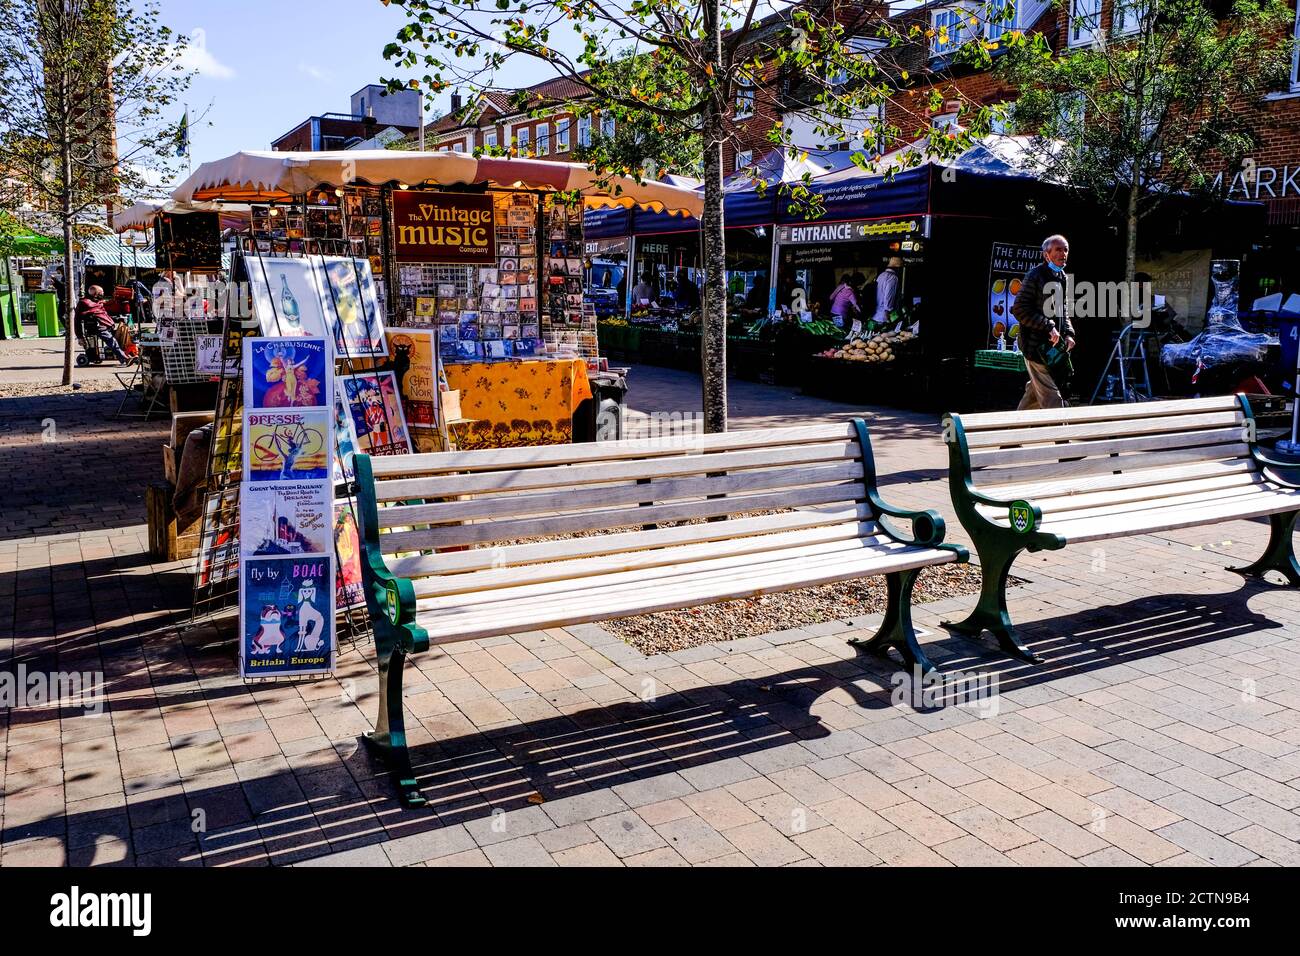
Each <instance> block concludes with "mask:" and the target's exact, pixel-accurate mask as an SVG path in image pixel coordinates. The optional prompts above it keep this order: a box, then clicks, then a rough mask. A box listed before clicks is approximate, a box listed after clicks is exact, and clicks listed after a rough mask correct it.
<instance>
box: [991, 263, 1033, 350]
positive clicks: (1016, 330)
mask: <svg viewBox="0 0 1300 956" xmlns="http://www.w3.org/2000/svg"><path fill="white" fill-rule="evenodd" d="M1042 261H1043V251H1042V250H1041V249H1040V248H1039V247H1038V246H1021V245H1016V244H1014V243H1009V242H995V243H993V255H992V258H991V260H990V262H989V338H990V343H991V344H994V343H996V342H997V340H998V336H1001V335H1005V336H1006V345H1007V348H1012V347H1013V346H1014V345H1015V343H1016V340H1017V339H1018V338H1019V337H1020V323H1019V322H1018V321H1017V320H1016V317H1015V316H1014V315H1012V314H1011V306H1012V305H1013V304H1014V303H1015V301H1016V296H1017V295H1019V294H1020V283H1021V282H1022V281H1023V280H1024V278H1025V273H1026V272H1028V271H1029V270H1030V269H1032V268H1033V267H1034V266H1036V265H1038V263H1040V262H1042Z"/></svg>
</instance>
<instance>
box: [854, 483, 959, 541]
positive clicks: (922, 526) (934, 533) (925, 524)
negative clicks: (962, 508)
mask: <svg viewBox="0 0 1300 956" xmlns="http://www.w3.org/2000/svg"><path fill="white" fill-rule="evenodd" d="M867 501H868V503H869V504H870V505H871V511H872V513H873V514H874V515H875V516H876V520H877V521H878V522H879V523H880V527H881V530H883V531H884V532H885V534H887V535H889V536H890V537H891V538H893V539H894V540H895V541H901V542H903V543H904V544H911V545H916V546H917V547H925V548H933V547H935V546H937V545H939V544H941V543H942V542H943V536H944V535H945V534H946V533H947V526H946V525H945V524H944V521H943V516H942V515H941V514H939V512H937V511H935V510H934V509H933V508H926V509H923V510H918V511H912V510H909V509H907V508H898V507H895V506H893V505H890V504H887V503H886V502H885V500H884V499H883V498H881V497H880V491H879V490H878V489H876V488H868V489H867ZM882 517H890V518H898V519H899V520H901V521H910V522H911V523H912V537H910V538H908V537H905V536H903V535H901V534H899V533H898V532H897V531H896V530H895V529H894V528H893V527H891V526H890V525H889V524H887V523H886V522H884V521H880V519H881V518H882Z"/></svg>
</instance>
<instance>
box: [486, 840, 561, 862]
mask: <svg viewBox="0 0 1300 956" xmlns="http://www.w3.org/2000/svg"><path fill="white" fill-rule="evenodd" d="M482 852H483V854H484V855H485V856H486V857H487V858H488V860H490V861H491V863H492V865H493V866H555V860H554V859H553V858H552V857H551V855H550V854H549V853H547V852H546V848H545V847H544V846H542V844H541V842H540V841H538V839H537V837H535V836H521V837H516V838H515V839H513V840H506V841H505V842H504V843H494V844H492V845H491V846H487V847H483V848H482Z"/></svg>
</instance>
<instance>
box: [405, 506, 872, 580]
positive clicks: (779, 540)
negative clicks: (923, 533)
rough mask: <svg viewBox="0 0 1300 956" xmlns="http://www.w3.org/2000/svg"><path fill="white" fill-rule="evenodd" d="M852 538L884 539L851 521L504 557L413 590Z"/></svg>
mask: <svg viewBox="0 0 1300 956" xmlns="http://www.w3.org/2000/svg"><path fill="white" fill-rule="evenodd" d="M715 523H716V522H715ZM646 533H648V532H646ZM855 539H863V540H869V541H881V542H883V541H886V540H888V539H887V538H886V537H885V535H884V534H883V533H882V532H881V531H880V530H879V528H878V527H877V526H876V525H875V523H874V522H865V521H864V522H858V521H854V522H846V523H844V524H835V525H826V526H825V527H819V528H804V529H801V530H798V531H786V532H781V533H778V534H763V535H749V536H746V537H741V538H729V539H725V540H722V541H705V542H701V543H699V544H685V545H678V546H676V547H668V548H653V549H651V550H642V551H624V552H620V553H617V554H614V555H601V556H597V557H582V558H575V559H572V560H568V561H546V562H543V563H541V564H522V565H521V564H509V563H502V564H500V565H498V566H494V567H491V568H488V569H486V570H482V571H470V572H467V573H464V574H443V575H439V576H437V577H423V578H419V579H418V580H416V581H415V582H414V583H415V595H416V597H417V598H427V597H438V596H440V595H453V594H454V595H464V594H466V593H467V592H485V591H491V590H494V589H497V588H503V587H514V586H517V585H523V584H536V583H541V582H544V581H566V580H572V579H574V578H594V577H598V576H600V575H603V574H614V573H616V572H619V571H634V570H637V569H639V568H653V567H660V566H662V565H667V564H682V563H685V562H688V561H707V560H711V559H713V558H723V557H734V556H738V555H754V554H761V553H764V552H769V551H777V552H788V551H789V550H790V549H791V548H799V547H804V546H807V545H817V546H819V547H825V546H828V545H834V544H838V543H839V542H846V541H853V540H855Z"/></svg>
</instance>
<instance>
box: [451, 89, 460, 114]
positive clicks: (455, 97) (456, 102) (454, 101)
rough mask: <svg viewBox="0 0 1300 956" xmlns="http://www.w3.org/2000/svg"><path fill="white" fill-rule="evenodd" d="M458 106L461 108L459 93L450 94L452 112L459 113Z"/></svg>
mask: <svg viewBox="0 0 1300 956" xmlns="http://www.w3.org/2000/svg"><path fill="white" fill-rule="evenodd" d="M460 108H461V99H460V94H459V93H453V94H451V111H452V112H453V113H459V112H460Z"/></svg>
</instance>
